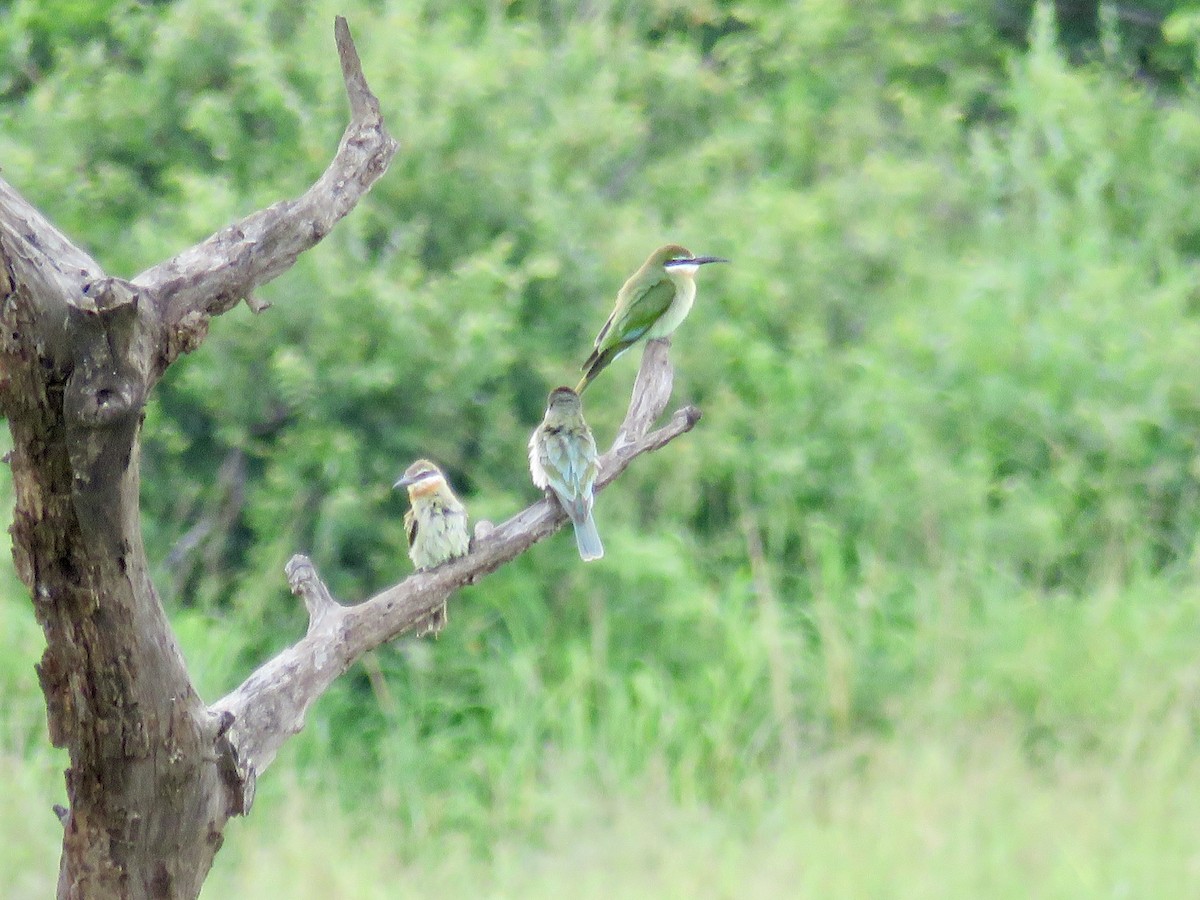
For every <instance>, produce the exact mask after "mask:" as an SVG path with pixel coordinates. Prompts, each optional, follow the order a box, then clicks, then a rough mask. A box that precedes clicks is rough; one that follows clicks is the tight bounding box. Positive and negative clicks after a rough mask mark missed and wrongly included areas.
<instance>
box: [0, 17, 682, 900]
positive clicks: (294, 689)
mask: <svg viewBox="0 0 1200 900" xmlns="http://www.w3.org/2000/svg"><path fill="white" fill-rule="evenodd" d="M335 37H336V43H337V48H338V53H339V57H340V60H341V65H342V74H343V79H344V81H345V84H346V90H347V95H348V97H349V100H350V110H351V120H350V123H349V125H348V126H347V128H346V131H345V134H344V135H343V138H342V140H341V143H340V145H339V148H338V151H337V154H336V155H335V157H334V159H333V161H332V162H331V163H330V165H329V167H328V169H327V170H326V171H325V173H324V174H323V175H322V176H321V178H320V179H318V181H317V182H316V183H315V184H314V185H313V186H312V187H311V188H310V189H309V190H308V191H306V192H305V193H304V194H303V195H302V196H300V197H298V198H296V199H294V200H289V201H284V202H281V203H277V204H275V205H274V206H272V207H270V208H268V209H265V210H262V211H260V212H257V213H254V214H253V215H251V216H249V217H247V218H246V219H244V220H242V221H240V222H237V223H235V224H233V225H230V226H228V227H227V228H224V229H222V230H221V231H219V232H217V233H216V234H214V235H212V236H211V237H210V238H208V239H207V240H205V241H203V242H202V243H200V244H198V245H196V246H195V247H192V248H190V249H188V250H185V251H183V252H182V253H180V254H179V255H178V256H176V257H174V258H173V259H170V260H167V261H166V262H163V263H161V264H159V265H157V266H154V267H152V268H150V269H148V270H147V271H146V272H143V273H142V274H140V275H138V276H137V277H135V278H134V279H132V280H131V281H124V280H122V279H119V278H114V277H111V276H108V275H106V274H105V273H104V272H103V271H102V270H101V268H100V266H99V265H98V264H97V263H96V262H95V260H93V259H92V258H91V257H90V256H88V255H87V254H86V253H85V252H84V251H82V250H81V249H79V248H78V247H77V246H75V245H74V244H73V243H72V242H71V241H70V240H69V239H68V238H66V237H65V236H64V235H63V234H62V233H61V232H59V231H58V230H57V229H56V228H55V227H54V226H53V225H52V224H51V223H50V222H49V221H47V220H46V219H45V217H43V216H42V215H41V214H40V213H39V212H38V211H37V210H36V209H34V208H33V207H32V206H31V205H30V204H28V203H27V202H26V201H25V200H24V199H22V198H21V197H20V196H19V195H18V194H17V193H16V191H14V190H13V189H12V188H11V187H10V186H9V185H8V184H6V183H5V182H4V181H3V180H0V410H2V411H3V413H4V415H5V417H6V418H7V420H8V424H9V428H10V430H11V432H12V441H13V450H12V453H11V455H10V458H9V462H10V464H11V469H12V477H13V484H14V494H15V508H14V513H13V525H12V529H11V533H12V539H13V556H14V559H15V562H16V568H17V571H18V574H19V575H20V577H21V579H22V580H23V581H24V582H25V584H26V585H27V586H28V587H29V590H30V593H31V595H32V600H33V604H34V611H35V614H36V616H37V619H38V621H39V622H40V623H41V625H42V628H43V630H44V632H45V636H46V650H45V653H44V655H43V657H42V660H41V662H40V664H39V665H38V667H37V668H38V675H39V678H40V681H41V686H42V690H43V692H44V694H45V697H46V706H47V717H48V723H49V733H50V739H51V741H52V742H53V743H54V745H55V746H58V747H65V748H66V749H67V751H68V754H69V757H70V766H69V768H68V770H67V773H66V787H67V797H68V801H69V808H68V809H67V810H65V811H64V812H63V813H62V815H61V818H62V820H63V826H64V835H63V850H62V857H61V863H60V869H59V885H58V895H59V897H60V898H109V897H120V898H193V897H195V896H197V895H198V893H199V891H200V887H201V885H202V884H203V882H204V879H205V876H206V875H207V874H208V871H209V869H210V867H211V865H212V861H213V857H214V855H215V854H216V852H217V850H218V849H219V847H220V845H221V841H222V834H223V832H224V828H225V825H226V823H227V821H228V820H229V818H230V817H231V816H234V815H241V814H245V813H246V812H248V810H249V807H250V804H251V802H252V800H253V794H254V785H255V782H256V779H257V777H258V776H259V775H260V774H261V773H262V772H263V771H264V770H265V769H266V767H267V766H268V765H269V764H270V763H271V761H272V759H273V758H274V756H275V753H276V752H277V750H278V748H279V747H280V745H282V743H283V742H284V741H285V740H286V739H287V738H288V737H289V736H290V735H292V734H295V733H296V732H298V731H299V730H300V728H301V727H302V726H303V721H304V716H305V713H306V711H307V709H308V708H309V706H310V705H311V703H312V702H313V701H314V700H315V699H316V698H317V697H319V696H320V695H321V693H323V692H324V691H325V690H326V689H327V688H328V686H329V685H330V684H331V683H332V681H333V680H334V679H335V678H337V677H338V676H339V675H340V674H342V673H343V672H344V671H346V669H347V668H348V667H349V666H350V665H352V664H353V663H354V662H355V661H356V660H357V659H359V658H360V657H361V656H362V655H363V654H364V653H366V652H368V651H369V650H370V649H372V648H374V647H376V646H378V645H379V644H381V643H383V642H385V641H387V640H390V639H392V638H394V637H396V636H397V635H398V634H400V633H402V632H403V631H405V630H407V629H409V628H411V627H413V625H414V624H416V623H417V622H420V621H421V620H422V619H424V618H425V617H426V616H427V615H428V614H429V613H430V612H431V611H432V610H434V609H435V608H437V607H438V606H440V605H441V604H442V603H443V602H444V601H445V599H446V598H447V597H448V596H449V595H450V594H451V593H453V592H454V591H455V590H456V589H457V588H458V587H460V586H462V585H464V584H469V583H473V582H475V581H476V580H478V579H479V578H480V577H482V576H483V575H485V574H486V573H488V572H490V571H493V570H494V569H496V568H497V567H499V566H500V565H502V564H504V563H505V562H507V561H509V560H511V559H513V558H514V557H516V556H517V555H519V554H520V553H522V552H524V551H525V550H527V549H528V548H529V547H531V546H532V545H533V544H534V543H535V542H537V541H538V540H541V539H542V538H544V537H546V536H547V535H549V534H552V533H553V532H555V531H557V530H558V529H559V528H561V527H562V525H563V524H564V523H565V522H566V517H565V515H564V514H563V512H562V510H561V509H560V508H559V507H558V505H557V503H556V502H555V501H553V500H550V499H542V500H539V501H538V502H536V503H534V504H533V505H532V506H531V507H529V508H528V509H526V510H525V511H524V512H522V513H520V514H519V515H517V516H515V517H513V518H512V519H510V520H509V521H508V522H505V523H504V524H502V525H500V526H499V527H497V528H494V529H491V530H490V531H487V529H484V530H477V534H476V539H475V541H474V544H473V546H472V549H471V552H470V553H469V554H468V555H467V556H466V557H463V558H461V559H459V560H455V561H454V562H452V563H450V564H448V565H445V566H442V567H439V568H437V569H435V570H432V571H430V572H422V573H417V574H415V575H413V576H411V577H410V578H408V579H407V580H406V581H404V582H402V583H401V584H399V585H396V586H394V587H391V588H388V589H387V590H385V591H383V592H381V593H380V594H378V595H377V596H375V597H373V598H371V599H369V600H367V601H365V602H363V603H361V604H358V605H356V606H342V605H340V604H338V603H337V602H336V601H334V600H333V598H332V597H331V596H330V595H329V592H328V591H327V590H326V589H325V587H324V585H323V584H322V583H321V581H320V579H319V577H318V576H317V574H316V572H315V571H314V570H313V569H312V566H311V564H310V563H308V561H307V560H306V559H305V558H303V557H296V558H294V559H293V561H292V562H291V563H290V564H289V566H288V573H287V574H288V577H289V580H290V582H291V584H292V588H293V590H294V592H296V593H297V594H298V595H299V596H301V597H302V598H303V599H304V601H305V603H306V605H307V606H308V610H309V615H310V624H309V629H308V633H307V635H305V636H304V637H303V638H302V639H301V640H300V641H299V642H298V643H297V644H295V645H294V646H293V647H291V648H289V649H287V650H285V651H284V652H283V653H281V654H280V655H279V656H278V657H276V658H275V659H273V660H270V661H268V662H267V663H265V664H264V665H263V666H262V667H260V668H259V670H258V671H256V672H255V673H253V674H252V675H251V676H250V677H249V678H248V679H247V680H246V681H245V683H243V684H242V685H241V686H240V687H238V688H236V689H235V690H233V691H232V692H231V693H230V694H229V695H228V696H226V697H224V698H223V699H221V700H219V701H217V702H216V703H215V704H213V705H212V706H211V707H209V706H207V705H206V704H205V703H204V702H203V701H202V700H201V698H200V697H199V696H198V694H197V692H196V690H195V688H194V687H193V684H192V681H191V678H190V677H189V675H188V672H187V669H186V667H185V664H184V661H183V657H182V655H181V653H180V651H179V647H178V645H177V643H176V641H175V638H174V635H173V633H172V631H171V627H170V624H169V622H168V620H167V618H166V615H165V614H164V612H163V608H162V605H161V603H160V602H159V598H158V596H157V594H156V593H155V590H154V586H153V585H152V584H151V581H150V577H149V574H148V567H147V563H146V554H145V549H144V547H143V543H142V537H141V525H140V518H139V508H138V486H139V484H138V453H139V437H140V430H141V425H142V419H143V410H144V408H145V403H146V399H147V397H148V395H149V393H150V391H151V389H152V388H153V386H154V384H155V382H156V381H157V380H158V378H159V377H160V376H161V375H162V373H163V372H164V371H165V369H166V368H167V366H169V365H170V364H171V362H172V361H174V360H175V359H176V358H177V357H178V356H179V355H180V354H181V353H185V352H188V351H190V350H192V349H194V348H195V347H197V346H198V345H199V344H200V343H201V341H202V340H203V338H204V336H205V334H206V333H207V329H208V324H209V320H210V319H211V318H212V317H213V316H215V315H219V314H220V313H222V312H225V311H227V310H228V309H230V308H232V307H233V306H234V305H235V304H236V303H237V302H238V301H239V300H241V299H247V301H248V302H251V305H252V306H255V308H256V309H257V305H256V304H254V303H253V301H251V300H250V298H251V292H252V291H253V289H254V288H255V287H256V286H258V285H260V284H262V283H265V282H266V281H269V280H270V279H272V278H274V277H275V276H277V275H279V274H280V273H282V272H283V271H285V270H286V269H287V268H288V267H289V266H291V265H292V263H294V262H295V260H296V258H297V256H298V255H299V254H300V253H302V252H303V251H305V250H307V249H308V248H310V247H312V246H313V245H314V244H316V243H317V242H318V241H319V240H320V239H321V238H322V237H324V236H325V235H326V234H327V233H328V232H329V230H330V229H331V228H332V227H333V225H334V224H335V223H336V222H337V221H338V220H339V219H341V218H342V217H343V216H345V215H346V214H347V213H348V212H349V211H350V210H351V209H352V208H353V207H354V205H355V204H356V203H357V202H358V200H359V199H360V198H361V197H362V196H363V195H364V194H365V193H366V192H367V191H368V190H369V189H370V187H371V185H372V184H373V183H374V182H375V180H377V179H378V178H379V177H380V176H381V175H382V174H383V173H384V171H385V170H386V169H387V166H388V164H389V162H390V161H391V159H392V157H393V155H394V154H395V152H396V149H397V144H396V142H395V141H394V140H393V139H392V138H391V137H390V136H389V135H388V133H387V131H386V129H385V128H384V125H383V121H382V118H381V116H380V112H379V104H378V102H377V100H376V98H375V97H374V96H373V95H372V94H371V92H370V90H369V88H368V86H367V84H366V81H365V79H364V78H363V74H362V70H361V66H360V63H359V59H358V54H357V51H356V50H355V47H354V44H353V42H352V40H351V38H350V32H349V29H348V27H347V25H346V22H345V20H344V19H342V18H341V17H339V18H338V19H337V20H336V24H335ZM668 349H669V343H668V342H666V341H656V342H651V344H650V345H648V348H647V351H646V353H645V355H644V357H643V365H642V369H641V372H640V373H639V378H638V382H637V384H636V385H635V388H634V396H633V400H632V402H631V406H630V412H629V415H628V416H627V418H626V422H625V424H624V425H623V426H622V429H621V432H620V434H619V435H618V439H617V442H616V443H615V444H614V447H613V449H612V450H610V451H609V452H608V453H607V454H605V456H604V457H603V460H602V469H601V476H600V480H599V482H598V486H603V485H605V484H607V483H609V482H611V481H612V479H613V478H615V477H616V476H617V475H618V474H619V473H620V472H621V471H622V470H623V469H624V468H625V467H626V466H627V465H628V464H629V463H630V462H631V461H632V459H633V458H634V457H636V456H637V455H639V454H640V453H644V452H648V451H650V450H654V449H657V448H658V447H661V446H663V445H664V444H666V443H667V442H668V441H670V440H671V439H672V438H674V437H676V436H678V435H679V434H682V433H684V432H685V431H687V430H689V429H690V428H691V427H692V426H693V425H694V424H695V422H696V421H697V420H698V418H699V412H698V411H697V410H695V409H693V408H688V409H685V410H680V411H679V412H678V413H676V414H675V416H674V417H673V418H672V419H671V420H670V421H669V423H668V424H667V425H666V426H664V427H663V428H660V429H659V430H657V431H655V432H649V428H650V426H651V425H652V424H653V422H654V421H655V420H656V419H657V418H658V417H659V416H660V415H661V413H662V411H663V409H664V408H665V406H666V403H667V401H668V399H669V397H670V392H671V369H670V363H669V361H668V358H667V352H668ZM648 432H649V433H648ZM484 531H487V533H484Z"/></svg>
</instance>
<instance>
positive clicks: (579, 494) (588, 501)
mask: <svg viewBox="0 0 1200 900" xmlns="http://www.w3.org/2000/svg"><path fill="white" fill-rule="evenodd" d="M529 472H530V474H531V475H533V483H534V484H535V485H537V486H538V487H539V488H541V489H542V490H543V491H544V490H547V489H549V490H551V491H553V492H554V496H555V497H557V498H558V502H559V503H560V504H561V505H562V508H563V510H564V511H565V512H566V514H567V515H568V516H569V517H570V518H571V524H572V525H573V526H575V546H576V547H578V548H579V556H580V558H581V559H583V560H584V561H585V562H586V561H588V560H592V559H599V558H600V557H602V556H603V555H604V545H603V544H601V543H600V534H599V532H597V531H596V520H595V519H594V518H592V502H593V499H594V494H593V492H594V490H595V486H596V475H597V473H598V472H599V466H598V464H597V462H596V440H595V438H593V437H592V430H591V429H590V428H588V425H587V422H585V421H584V420H583V403H582V401H580V399H579V395H578V394H577V393H575V392H574V391H573V390H571V389H570V388H569V387H560V388H555V389H554V390H552V391H551V392H550V399H549V400H548V401H547V402H546V416H545V418H543V419H542V424H541V425H539V426H538V427H537V428H536V429H534V432H533V436H532V437H530V439H529Z"/></svg>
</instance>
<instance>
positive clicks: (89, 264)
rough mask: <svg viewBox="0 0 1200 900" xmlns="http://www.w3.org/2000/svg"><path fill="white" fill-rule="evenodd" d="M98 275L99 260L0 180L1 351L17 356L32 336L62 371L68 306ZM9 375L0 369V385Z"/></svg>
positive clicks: (65, 358)
mask: <svg viewBox="0 0 1200 900" xmlns="http://www.w3.org/2000/svg"><path fill="white" fill-rule="evenodd" d="M101 279H104V272H103V271H102V270H101V268H100V264H99V263H97V262H96V261H95V260H94V259H92V258H91V256H89V255H88V254H87V253H86V252H84V251H83V250H82V249H81V248H79V247H77V246H75V244H73V243H71V241H70V240H69V239H68V238H67V236H66V235H64V234H63V233H62V232H61V231H59V230H58V229H57V228H55V227H54V225H52V224H51V223H50V220H49V219H47V218H46V217H45V216H44V215H42V214H41V212H39V211H38V210H37V209H36V208H34V206H33V205H32V204H31V203H30V202H29V201H28V200H26V199H25V198H24V197H22V196H21V195H20V194H18V193H17V192H16V191H15V190H14V189H13V187H12V186H11V185H10V184H9V183H8V182H6V181H5V180H4V179H2V178H0V302H2V303H3V304H4V305H5V306H8V307H9V308H8V309H7V310H6V319H7V321H8V323H9V325H8V327H7V328H6V332H7V333H6V334H5V335H4V340H3V341H2V342H0V350H3V351H6V352H9V353H12V354H14V355H18V354H20V352H21V349H20V345H21V342H22V341H25V340H26V339H32V340H29V343H30V344H36V345H37V352H38V355H40V356H41V357H42V359H44V360H49V361H50V363H51V366H52V368H53V370H54V371H56V372H62V371H65V370H66V368H67V367H68V365H69V360H68V355H69V347H68V341H67V310H68V308H69V307H70V306H72V305H74V304H76V303H83V302H85V293H86V288H87V286H88V285H90V284H92V283H93V281H97V280H101ZM13 300H16V301H19V302H18V303H15V304H14V303H13V302H12V301H13ZM92 311H94V310H92ZM9 374H10V373H8V372H4V373H0V388H4V387H6V386H7V384H8V378H7V376H8V375H9Z"/></svg>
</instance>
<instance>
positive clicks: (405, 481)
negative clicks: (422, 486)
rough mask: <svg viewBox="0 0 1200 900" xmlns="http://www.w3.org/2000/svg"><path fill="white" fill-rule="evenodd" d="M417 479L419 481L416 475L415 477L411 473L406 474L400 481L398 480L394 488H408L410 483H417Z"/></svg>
mask: <svg viewBox="0 0 1200 900" xmlns="http://www.w3.org/2000/svg"><path fill="white" fill-rule="evenodd" d="M416 481H417V479H416V478H415V477H413V476H411V475H405V476H404V477H403V478H401V479H400V480H399V481H397V482H396V483H395V484H393V485H392V490H393V491H394V490H398V489H399V488H406V487H408V486H409V485H410V484H416Z"/></svg>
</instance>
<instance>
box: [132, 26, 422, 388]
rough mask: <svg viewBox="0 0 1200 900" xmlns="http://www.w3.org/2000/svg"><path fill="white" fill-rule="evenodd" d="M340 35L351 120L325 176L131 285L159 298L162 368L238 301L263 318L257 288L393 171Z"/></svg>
mask: <svg viewBox="0 0 1200 900" xmlns="http://www.w3.org/2000/svg"><path fill="white" fill-rule="evenodd" d="M334 32H335V38H336V40H337V48H338V56H339V58H340V59H341V64H342V77H343V79H344V81H345V83H346V95H347V97H348V98H349V100H350V112H351V118H350V123H349V124H348V125H347V126H346V131H345V133H344V134H343V135H342V140H341V143H340V145H339V146H338V151H337V155H336V156H334V158H333V161H332V162H331V163H330V164H329V167H328V168H327V169H326V170H325V172H324V174H322V175H321V177H320V178H319V179H317V182H316V183H315V184H314V185H313V186H312V187H311V188H309V189H308V190H307V191H305V192H304V193H303V194H302V195H300V196H299V197H297V198H296V199H295V200H283V201H280V202H279V203H276V204H274V205H273V206H270V207H268V208H267V209H264V210H260V211H259V212H256V213H254V214H252V215H250V216H247V217H246V218H244V219H242V220H241V221H240V222H235V223H234V224H232V225H230V226H228V227H226V228H223V229H221V230H220V231H218V232H217V233H216V234H214V235H212V236H211V237H209V238H208V239H207V240H206V241H204V242H203V243H200V244H197V245H196V246H194V247H190V248H188V249H187V250H184V251H183V252H182V253H180V254H178V255H177V256H175V257H173V258H172V259H169V260H167V261H166V262H163V263H159V264H158V265H156V266H153V267H152V268H150V269H147V270H146V271H145V272H142V273H141V274H140V275H138V276H137V277H136V278H135V279H134V280H133V284H134V285H135V286H136V287H138V288H140V289H142V290H144V291H145V292H146V293H147V294H148V295H149V296H150V297H152V298H153V302H154V304H155V305H156V306H157V308H158V310H159V312H160V314H161V316H162V318H163V321H164V324H165V326H166V329H167V333H166V342H167V346H166V352H165V354H164V356H165V359H164V363H163V364H164V365H165V364H166V363H169V362H170V361H171V360H172V359H174V358H175V357H176V356H178V355H179V354H180V353H183V352H188V351H190V350H192V349H194V348H195V346H196V345H197V344H199V342H200V341H201V340H203V338H204V335H205V333H206V331H207V326H208V320H209V318H211V317H212V316H216V315H220V314H221V313H223V312H226V311H228V310H229V309H231V308H233V307H234V306H235V305H236V304H237V303H238V301H239V300H242V299H243V298H245V299H246V300H247V302H248V303H249V304H250V306H251V308H252V309H254V310H255V311H259V309H261V307H262V304H261V303H260V302H259V301H258V300H257V299H255V298H254V297H253V290H254V288H255V287H257V286H258V285H260V284H264V283H265V282H268V281H270V280H271V279H272V278H275V277H276V276H277V275H279V274H281V273H282V272H284V271H286V270H287V269H289V268H291V266H292V264H293V263H295V261H296V258H297V257H298V256H299V255H300V254H301V253H303V252H304V251H305V250H308V249H309V248H310V247H312V246H313V245H315V244H316V243H317V242H318V241H320V240H321V239H322V238H324V237H325V235H327V234H328V233H329V231H330V230H331V229H332V228H333V226H334V225H335V224H336V223H337V222H338V220H340V219H341V218H342V217H343V216H345V215H346V214H347V213H348V212H350V210H351V209H353V208H354V206H355V205H356V204H357V203H358V201H359V200H360V199H362V197H363V196H364V195H365V194H366V193H367V191H368V190H370V189H371V186H372V185H373V184H374V183H375V181H376V180H377V179H378V178H379V177H380V176H381V175H383V173H384V172H385V171H387V167H388V164H389V163H390V162H391V160H392V157H393V156H394V155H395V153H396V149H397V147H398V145H397V143H396V141H395V140H394V139H393V138H392V136H391V135H390V134H388V132H387V129H386V128H385V127H384V124H383V118H382V117H381V115H380V113H379V101H378V100H377V99H376V98H375V95H374V94H372V93H371V90H370V88H369V87H368V86H367V81H366V78H364V77H363V73H362V65H361V63H360V62H359V59H358V51H357V50H356V49H355V47H354V41H353V40H352V39H351V37H350V28H349V26H347V24H346V20H345V19H344V18H342V17H341V16H338V17H337V19H336V20H335V25H334Z"/></svg>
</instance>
